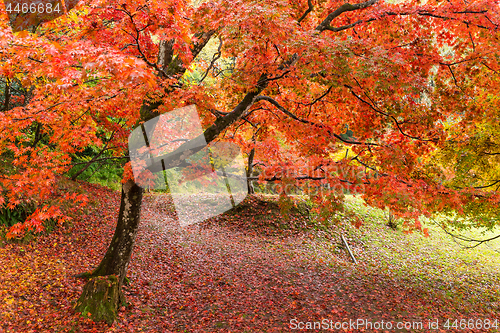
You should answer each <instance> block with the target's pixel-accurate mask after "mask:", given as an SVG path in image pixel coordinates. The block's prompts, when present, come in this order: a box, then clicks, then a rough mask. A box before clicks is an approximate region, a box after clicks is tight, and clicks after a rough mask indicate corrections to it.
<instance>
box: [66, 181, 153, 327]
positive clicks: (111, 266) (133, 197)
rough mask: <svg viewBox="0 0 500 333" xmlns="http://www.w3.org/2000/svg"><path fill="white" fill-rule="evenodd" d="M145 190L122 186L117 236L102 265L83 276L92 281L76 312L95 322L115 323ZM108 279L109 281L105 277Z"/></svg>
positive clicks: (130, 184)
mask: <svg viewBox="0 0 500 333" xmlns="http://www.w3.org/2000/svg"><path fill="white" fill-rule="evenodd" d="M142 193H143V189H142V188H141V187H139V186H138V185H137V184H136V183H135V182H134V181H133V180H129V181H127V182H126V183H125V184H123V186H122V197H121V204H120V212H119V214H118V222H117V225H116V230H115V234H114V236H113V239H112V241H111V244H110V245H109V247H108V250H107V252H106V254H105V256H104V258H103V259H102V261H101V263H100V264H99V266H98V267H97V268H96V269H95V270H94V271H93V272H91V273H86V274H81V275H80V276H81V277H89V278H90V280H89V281H88V282H87V284H86V285H85V286H84V289H83V293H82V295H81V296H80V298H79V299H78V301H77V303H76V306H75V310H76V311H78V312H81V313H82V314H84V315H85V314H87V313H90V316H91V318H92V319H93V320H94V321H100V320H105V321H106V322H108V323H112V322H113V321H114V319H115V318H116V313H117V309H118V306H119V304H120V303H122V302H124V297H123V294H122V291H121V288H122V285H123V281H124V279H125V275H126V274H127V267H128V264H129V262H130V256H131V254H132V249H133V246H134V241H135V237H136V235H137V229H138V226H139V220H140V212H141V203H142ZM102 277H105V278H102Z"/></svg>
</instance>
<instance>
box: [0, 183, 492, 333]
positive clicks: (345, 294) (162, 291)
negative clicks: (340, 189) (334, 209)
mask: <svg viewBox="0 0 500 333" xmlns="http://www.w3.org/2000/svg"><path fill="white" fill-rule="evenodd" d="M82 186H84V187H85V188H86V190H87V191H88V192H89V193H90V195H91V197H92V198H93V200H94V204H93V205H92V206H90V207H89V209H88V211H87V213H86V214H85V215H82V216H80V217H79V218H78V219H76V220H75V221H74V222H73V223H72V224H71V225H68V226H65V227H62V228H57V229H56V230H55V231H53V232H52V233H50V234H46V235H42V236H37V237H36V238H34V239H33V240H31V241H30V242H27V243H11V242H5V241H4V242H3V243H2V244H1V246H0V333H2V332H16V333H17V332H23V333H29V332H286V331H302V330H300V329H299V328H302V327H303V328H309V327H312V328H311V329H308V330H307V331H308V332H316V331H321V330H319V329H314V326H308V325H314V322H320V324H321V325H322V326H321V328H322V329H323V331H328V330H325V328H327V326H328V328H330V327H331V326H330V325H332V326H333V327H331V328H333V329H332V330H330V331H344V332H362V331H366V332H440V331H441V332H447V331H457V332H458V331H460V332H498V329H495V328H491V329H485V328H484V327H485V324H486V325H488V323H491V324H494V323H495V321H496V322H497V324H498V325H500V288H499V287H500V275H499V274H498V268H499V267H500V254H499V253H498V252H495V250H497V249H498V248H500V247H497V248H495V246H498V244H495V243H492V245H490V247H485V246H482V247H479V248H476V249H472V250H462V249H460V247H458V245H457V244H455V243H454V242H453V241H452V240H450V239H449V238H448V237H445V236H444V235H443V234H442V233H439V230H438V229H436V228H434V229H433V228H431V232H430V237H423V236H422V235H421V234H410V235H406V234H404V233H402V232H401V231H394V230H392V229H389V228H388V227H386V226H385V220H384V219H386V218H385V216H384V213H383V212H381V211H379V210H375V209H372V208H369V207H365V206H363V205H362V204H360V203H359V202H358V201H356V200H351V201H350V205H352V206H353V207H354V208H355V209H356V210H357V213H358V214H359V215H360V216H361V217H362V218H363V220H364V222H365V225H364V226H362V227H361V228H360V229H356V228H354V227H351V226H350V224H349V223H344V224H341V226H335V225H333V226H329V227H328V228H326V227H313V228H311V227H310V225H309V223H310V221H309V218H307V217H304V216H303V215H302V214H301V213H299V212H298V211H295V212H293V213H292V214H291V215H290V216H288V217H286V218H285V217H283V216H281V215H280V212H279V209H278V208H277V205H276V203H275V202H274V201H273V200H272V198H269V197H265V196H260V197H253V198H247V199H248V200H245V202H244V203H243V204H242V205H241V206H240V208H237V209H235V210H232V211H229V212H226V213H225V214H223V215H220V216H218V217H216V218H212V219H211V220H209V221H207V222H203V223H199V224H194V225H191V226H188V227H185V228H180V227H178V225H177V224H176V222H175V219H174V215H173V209H172V207H171V206H170V204H169V202H168V201H166V200H165V199H164V196H158V195H153V194H148V195H146V197H145V199H144V207H143V212H142V221H141V225H140V230H139V235H138V238H137V240H136V247H135V249H134V253H133V256H132V260H131V264H130V266H129V273H128V278H129V280H130V285H128V286H125V287H124V293H125V296H126V298H127V301H128V305H127V306H123V307H121V308H120V311H119V318H118V319H117V321H116V322H115V323H114V324H113V325H112V326H108V325H106V324H102V323H93V322H92V321H91V320H90V319H85V318H81V317H79V316H78V315H77V314H75V313H74V312H73V310H72V307H73V304H74V302H75V301H76V300H77V298H78V297H79V294H80V293H81V290H82V287H83V285H84V281H83V280H81V279H76V278H74V277H73V275H74V274H78V273H81V272H84V271H89V270H91V269H92V268H94V267H95V266H96V265H97V264H98V263H99V260H100V259H101V258H102V256H103V254H104V252H105V251H106V248H107V246H108V243H109V241H110V240H111V237H112V234H113V232H114V228H115V225H116V224H115V223H116V217H117V210H118V207H119V199H120V195H119V193H118V192H114V191H111V190H108V189H106V188H104V187H100V186H96V185H82ZM340 234H344V235H345V236H346V238H347V240H348V242H349V243H350V244H351V248H352V250H353V253H354V255H355V257H356V258H357V260H358V264H354V263H353V262H352V261H351V259H350V257H349V256H348V254H347V252H346V251H345V249H344V248H343V247H342V246H341V244H340ZM455 320H456V321H455ZM382 321H383V323H382ZM388 322H390V323H391V324H392V329H391V328H390V327H389V324H388ZM398 322H399V323H402V324H400V325H403V326H404V325H406V329H405V328H403V329H397V328H396V326H397V323H398ZM429 322H431V323H432V324H431V326H430V327H429ZM447 322H448V325H449V327H445V324H446V323H447ZM336 323H337V325H341V324H342V323H346V324H344V328H345V329H340V330H337V329H335V324H336ZM355 323H358V324H359V326H353V325H355ZM316 325H318V323H317V324H316ZM370 325H372V328H371V329H370ZM419 325H422V326H419ZM453 325H455V326H454V327H455V328H456V329H454V328H453ZM461 325H462V328H460V327H461ZM479 325H482V328H479ZM411 326H413V327H411ZM316 327H317V326H316ZM337 327H338V326H337ZM410 327H411V328H410ZM376 328H380V329H376Z"/></svg>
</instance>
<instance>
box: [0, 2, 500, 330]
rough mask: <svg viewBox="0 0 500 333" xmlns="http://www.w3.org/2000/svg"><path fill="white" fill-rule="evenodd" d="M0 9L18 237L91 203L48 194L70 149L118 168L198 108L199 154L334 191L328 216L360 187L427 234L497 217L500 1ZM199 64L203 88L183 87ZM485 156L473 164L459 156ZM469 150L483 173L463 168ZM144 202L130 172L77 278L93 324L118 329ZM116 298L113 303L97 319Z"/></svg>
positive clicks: (6, 191)
mask: <svg viewBox="0 0 500 333" xmlns="http://www.w3.org/2000/svg"><path fill="white" fill-rule="evenodd" d="M2 11H3V12H2V18H1V19H2V22H1V26H0V27H1V30H0V37H1V40H0V54H1V56H0V59H1V62H0V77H1V80H2V87H3V92H4V96H5V97H4V98H3V99H2V102H3V108H2V112H0V131H1V133H2V134H1V135H0V153H1V154H2V157H5V158H8V159H9V161H12V162H11V163H12V168H11V169H10V170H5V171H4V173H3V175H1V176H0V184H1V186H2V190H3V192H2V196H0V204H6V205H8V207H10V208H14V207H16V206H17V205H19V204H21V203H25V202H34V203H36V204H37V206H38V208H37V209H36V211H35V212H34V213H33V214H32V215H31V216H29V217H28V218H27V220H26V221H25V222H24V223H20V224H16V225H14V226H13V227H12V228H11V230H10V232H9V236H10V237H16V236H19V235H22V234H23V232H25V231H29V230H36V231H40V230H42V229H43V221H45V220H48V219H58V220H59V222H61V223H63V222H64V221H66V220H67V219H68V218H69V217H68V215H70V214H69V213H70V212H68V211H67V210H68V209H70V208H74V207H75V205H72V206H71V205H68V204H67V202H68V201H71V200H73V201H77V202H78V205H80V204H83V203H84V202H85V198H84V197H83V196H81V195H77V194H74V193H66V192H65V191H64V189H60V190H59V189H58V188H57V187H56V185H55V184H56V180H57V177H58V176H59V175H61V174H64V173H65V172H67V171H68V169H70V168H71V159H72V157H74V156H75V154H76V153H77V152H79V151H82V150H83V149H84V148H86V147H88V146H90V145H97V146H99V147H102V149H106V150H110V151H112V154H113V155H112V157H116V158H122V157H123V156H124V155H126V154H127V153H126V152H127V138H128V134H129V133H130V131H131V130H132V129H133V128H135V127H136V126H138V125H139V124H140V123H142V122H145V121H148V120H150V119H152V118H154V117H156V116H157V115H159V114H161V113H164V112H167V111H170V110H172V109H175V108H178V107H181V106H184V105H190V104H196V105H197V108H198V110H199V112H200V116H201V119H202V123H203V126H204V129H205V130H204V133H203V138H204V139H205V140H206V142H207V144H208V143H210V142H213V141H215V140H226V141H232V142H235V143H237V144H239V145H241V146H242V147H243V149H244V151H245V152H246V153H248V155H249V161H250V166H249V168H248V169H249V175H250V174H251V169H252V168H254V169H255V170H258V171H260V176H259V179H260V180H262V181H265V180H268V181H269V180H272V181H277V182H278V183H280V184H282V185H284V186H286V185H287V184H289V183H290V182H299V183H300V182H306V181H309V182H316V183H317V184H318V185H322V184H323V185H325V184H328V186H329V188H330V189H333V190H332V191H322V192H320V193H319V194H318V195H317V196H315V201H316V202H317V203H318V204H320V206H322V207H324V208H325V209H329V208H331V207H338V206H339V202H341V200H342V196H341V195H340V194H339V191H338V189H339V188H340V189H345V188H347V189H351V190H355V189H356V188H359V187H360V186H362V189H363V191H362V194H363V197H364V199H365V200H366V202H367V203H368V204H371V205H373V206H378V207H390V209H391V211H392V212H393V214H395V215H396V216H398V217H403V218H405V219H407V220H412V221H414V222H415V223H414V226H415V227H417V228H420V223H419V221H418V217H419V216H421V215H426V216H430V215H431V214H433V213H436V212H442V211H448V212H457V213H458V214H461V215H462V216H466V217H467V216H474V217H475V216H477V215H480V216H481V217H482V219H479V220H477V221H480V222H478V224H479V225H491V223H496V217H497V213H496V210H495V209H494V207H495V206H497V205H498V200H499V197H498V195H497V193H496V191H494V188H493V187H489V186H486V185H489V184H491V183H492V182H491V180H493V181H497V179H496V178H495V176H496V169H497V168H496V167H495V165H494V162H495V158H496V155H495V154H496V153H497V152H495V147H496V142H497V141H496V140H495V139H494V137H495V135H496V133H497V131H496V130H495V128H496V126H497V125H496V124H495V123H494V122H495V120H496V119H497V118H498V116H497V112H498V106H499V105H498V98H496V96H497V95H498V91H497V90H498V70H499V68H500V67H499V63H498V61H499V58H498V51H497V47H496V46H497V45H498V34H499V29H498V28H499V26H498V24H499V22H500V21H499V13H498V2H497V1H491V0H489V1H486V0H484V1H472V2H469V3H465V2H462V1H427V2H424V1H403V2H397V3H396V2H391V1H385V2H384V1H377V0H369V1H366V2H359V3H353V4H348V3H343V2H341V1H322V0H317V1H312V0H309V1H307V2H306V1H303V2H296V1H287V0H283V1H271V0H264V1H252V0H241V1H224V0H216V1H206V2H202V3H200V4H197V5H196V6H195V5H193V4H191V3H190V2H188V1H122V2H120V3H117V2H114V1H82V2H80V3H78V5H76V7H75V8H74V9H73V10H71V11H69V12H68V13H67V15H64V16H61V17H59V18H58V19H57V20H53V21H50V22H45V23H43V24H41V25H40V26H38V27H36V29H33V32H27V31H21V32H17V33H14V32H12V29H11V28H10V27H9V25H8V22H9V20H8V17H7V15H5V12H4V9H2ZM214 42H215V43H218V46H217V51H216V52H213V53H214V54H213V56H212V57H208V58H206V57H205V58H203V57H202V56H201V55H200V53H201V52H202V51H203V50H204V49H206V48H208V45H210V43H214ZM219 58H220V59H219ZM228 59H233V60H234V61H227V60H228ZM221 60H226V61H225V62H224V63H223V62H222V61H221ZM195 69H196V70H198V71H199V70H201V71H202V73H203V74H202V76H201V78H199V79H197V80H189V79H188V77H189V75H190V73H193V71H194V70H195ZM489 131H490V132H491V133H492V134H491V135H489V136H488V135H487V134H486V133H489ZM343 133H345V134H343ZM198 139H199V138H198ZM478 145H480V146H481V147H482V148H483V149H482V155H481V156H480V157H478V156H475V155H470V154H469V155H467V151H470V150H472V151H477V150H476V149H477V146H478ZM181 147H182V146H181ZM179 151H181V148H179ZM179 151H174V152H172V153H170V154H168V155H167V156H164V158H163V161H164V164H165V166H166V167H167V168H168V167H172V166H174V165H175V163H176V162H178V161H179V159H180V158H181V155H182V154H181V153H180V152H179ZM194 152H195V151H192V153H194ZM447 152H448V153H447ZM450 152H451V153H450ZM453 154H454V155H453ZM461 154H462V155H461ZM463 154H465V155H463ZM466 155H467V156H469V158H471V159H472V160H474V161H477V160H478V158H480V160H481V161H482V163H484V164H485V165H486V164H487V165H488V166H489V168H488V171H486V172H485V174H482V175H481V177H480V178H478V177H475V176H474V175H473V174H472V173H471V172H470V171H469V170H470V169H468V170H467V172H468V174H466V173H465V172H457V171H456V168H457V165H464V163H465V164H466V163H467V159H460V156H466ZM98 158H99V157H97V158H96V159H95V160H97V159H98ZM183 158H185V154H183ZM153 169H154V167H152V168H151V171H154V170H153ZM459 170H463V169H460V168H459ZM476 174H477V173H476ZM469 176H472V177H469ZM142 191H143V190H142V188H140V187H139V186H138V185H137V184H136V183H135V181H134V179H133V177H132V173H131V170H130V167H129V164H127V165H126V167H125V174H124V178H123V186H122V199H121V206H120V212H119V216H118V222H117V227H116V231H115V235H114V237H113V239H112V241H111V244H110V246H109V249H108V251H107V253H106V255H105V256H104V258H103V260H102V261H101V263H100V265H99V266H98V267H97V268H96V269H95V270H94V271H92V272H90V273H87V274H84V276H86V277H89V278H90V280H89V282H88V283H87V285H86V287H85V288H84V293H83V297H82V298H81V299H80V300H79V303H78V304H79V305H78V309H79V310H81V311H86V310H85V309H87V310H88V309H90V310H89V311H90V312H91V313H92V314H93V315H96V316H97V317H95V318H98V319H106V320H108V321H113V319H114V316H115V315H116V307H117V304H118V303H119V302H120V301H121V300H122V294H121V286H122V284H123V281H124V278H125V276H126V270H127V266H128V264H129V261H130V254H131V252H132V248H133V243H134V239H135V235H136V233H137V228H138V225H139V220H140V209H141V202H142ZM68 206H69V207H68ZM477 207H480V208H477ZM474 213H475V214H474ZM478 213H479V214H478ZM492 221H493V222H492ZM106 291H109V292H110V295H111V294H112V295H114V297H113V298H112V299H111V301H110V303H109V304H108V305H109V307H108V308H104V309H103V311H97V313H96V311H95V310H96V309H97V308H99V307H100V306H102V305H103V304H106V303H107V302H108V301H107V300H106V299H104V298H105V297H103V295H107V294H106ZM99 295H101V296H100V297H99ZM93 302H96V303H95V304H93ZM91 303H92V304H93V305H91ZM101 312H102V313H101ZM99 316H100V317H99Z"/></svg>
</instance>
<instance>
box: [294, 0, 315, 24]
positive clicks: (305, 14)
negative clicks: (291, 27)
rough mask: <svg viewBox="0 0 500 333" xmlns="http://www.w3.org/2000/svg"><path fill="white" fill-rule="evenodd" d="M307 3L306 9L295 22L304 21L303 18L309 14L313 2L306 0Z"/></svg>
mask: <svg viewBox="0 0 500 333" xmlns="http://www.w3.org/2000/svg"><path fill="white" fill-rule="evenodd" d="M307 5H308V6H309V7H308V8H307V10H306V11H305V13H304V14H302V16H301V17H300V18H299V19H298V20H297V22H298V23H299V24H300V22H302V21H304V19H305V18H306V17H307V14H309V13H310V12H311V11H312V10H313V8H314V7H313V4H312V1H311V0H307Z"/></svg>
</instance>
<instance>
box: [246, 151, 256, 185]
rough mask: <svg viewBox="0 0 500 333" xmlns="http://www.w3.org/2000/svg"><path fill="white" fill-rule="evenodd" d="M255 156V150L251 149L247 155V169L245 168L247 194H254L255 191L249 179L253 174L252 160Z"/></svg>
mask: <svg viewBox="0 0 500 333" xmlns="http://www.w3.org/2000/svg"><path fill="white" fill-rule="evenodd" d="M254 156H255V148H252V150H251V151H250V153H249V154H248V168H247V184H248V194H254V193H255V189H254V187H253V180H252V179H250V177H251V176H252V173H253V158H254Z"/></svg>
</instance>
